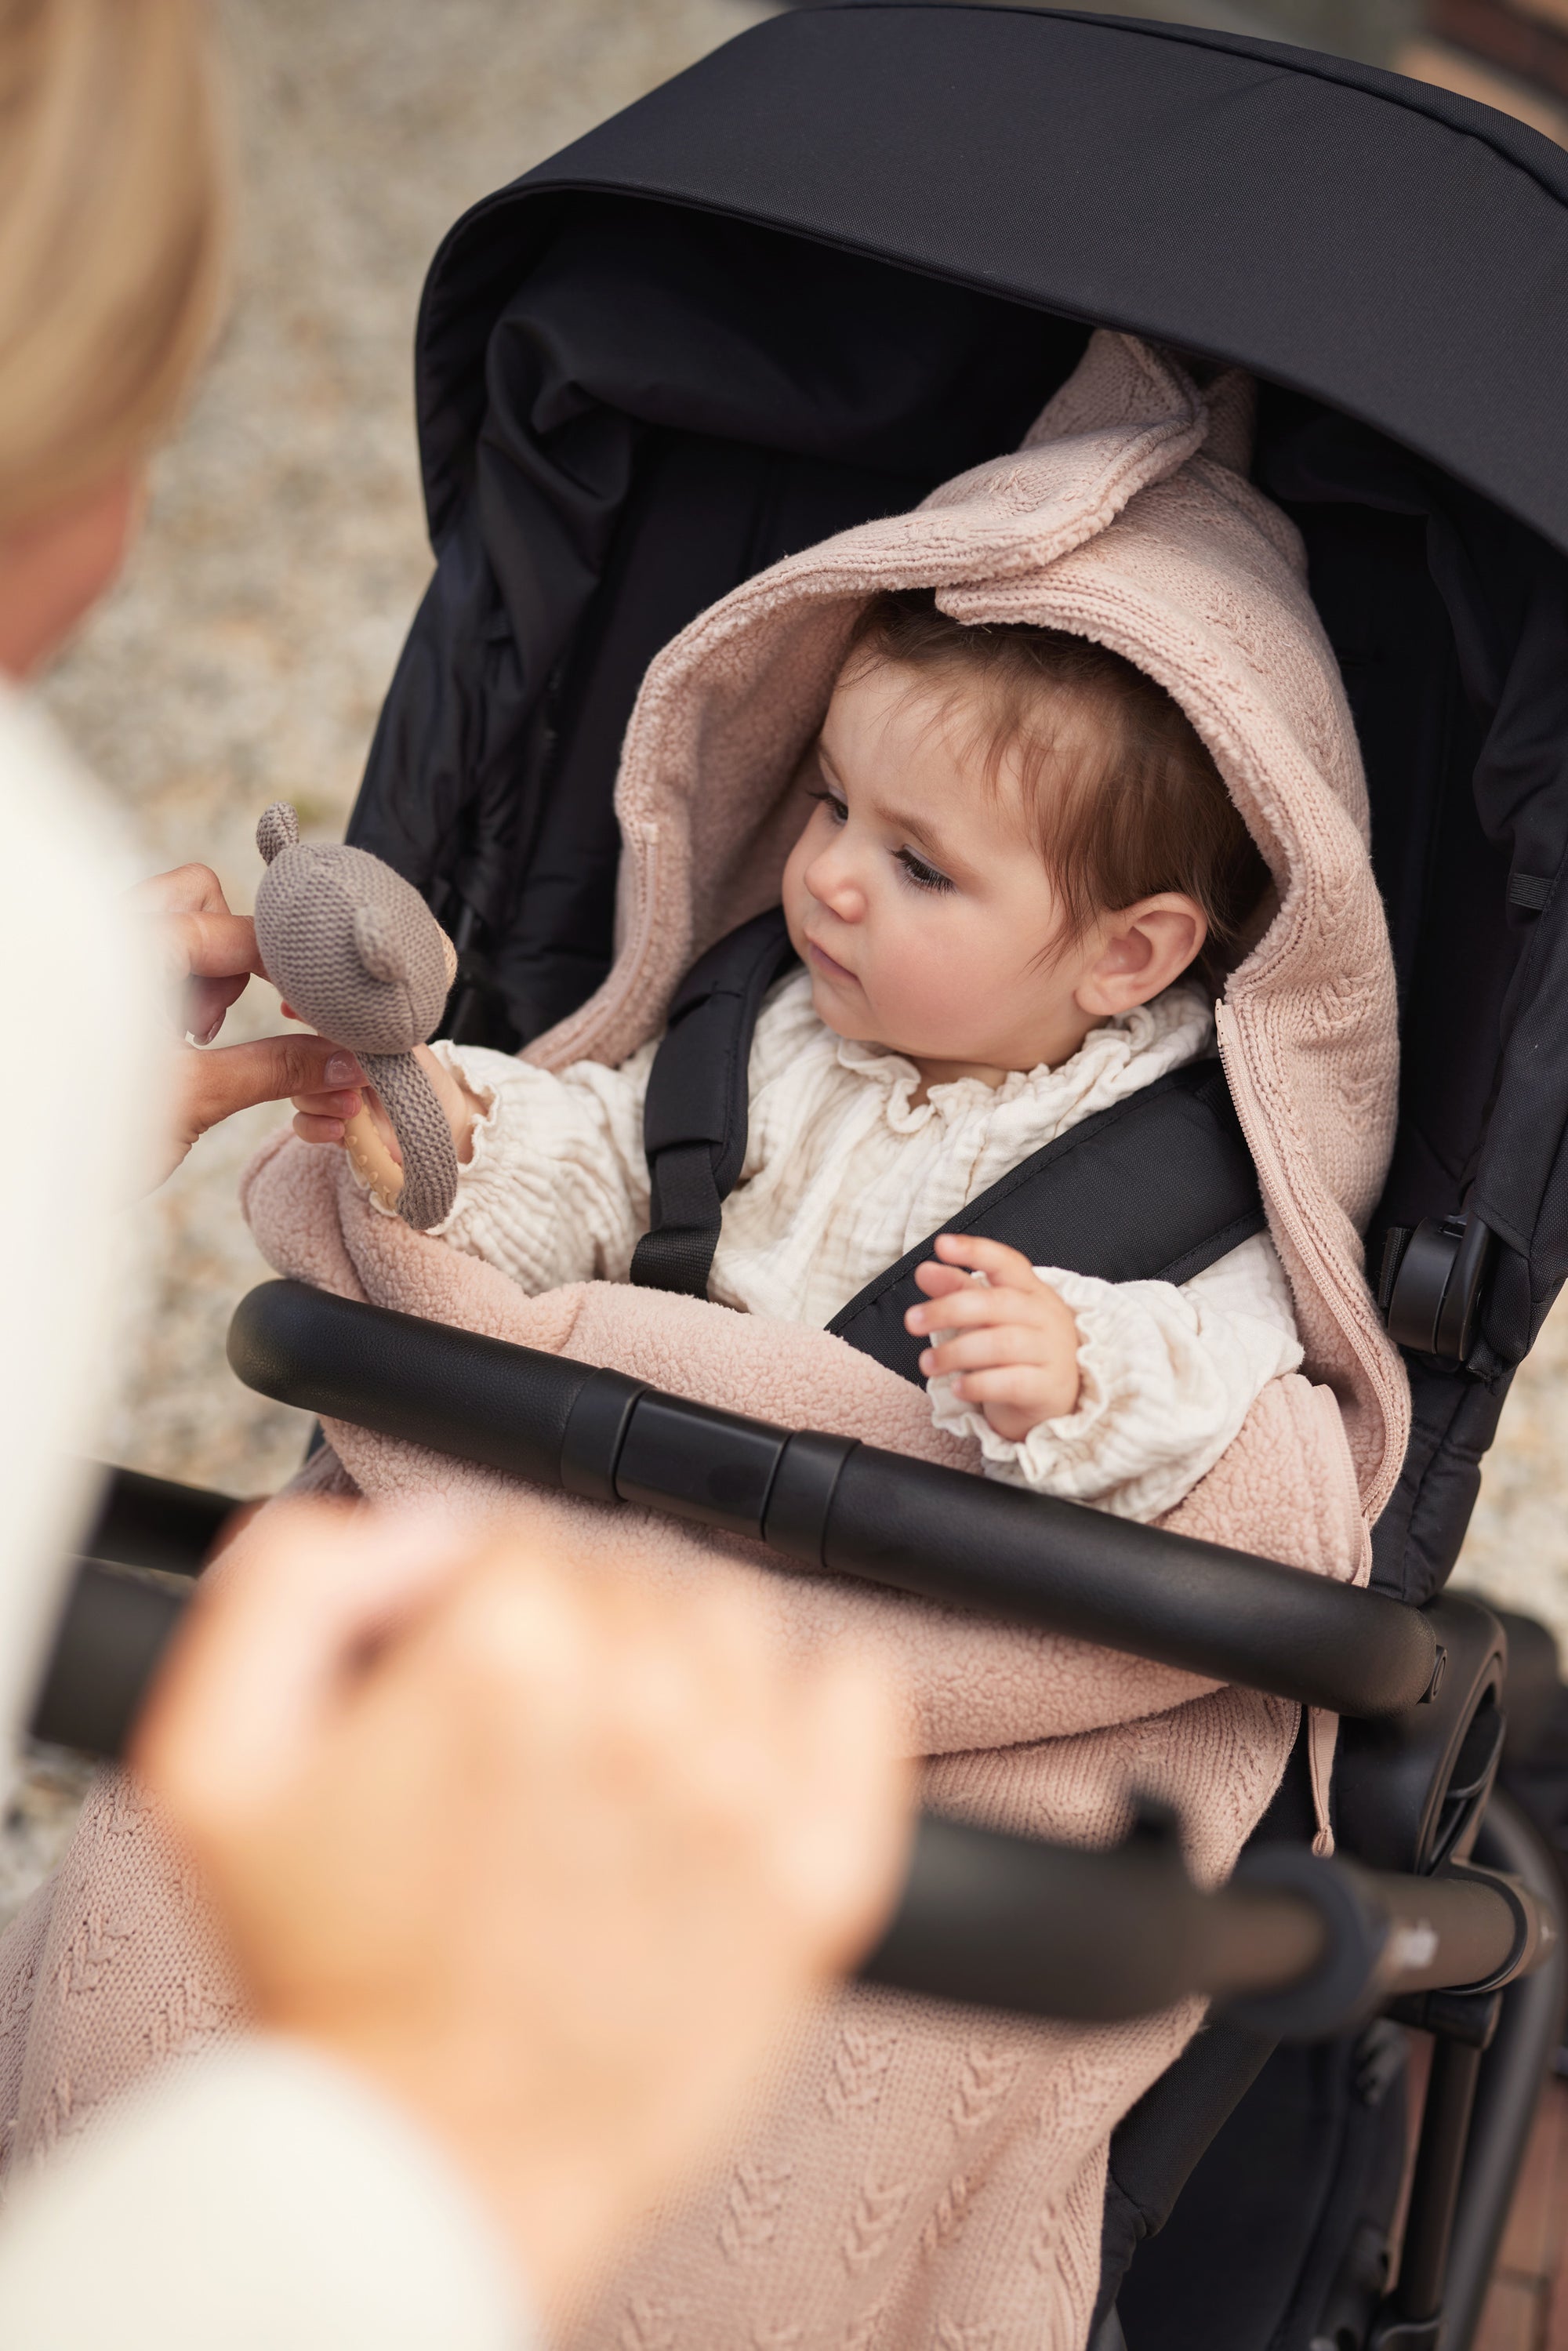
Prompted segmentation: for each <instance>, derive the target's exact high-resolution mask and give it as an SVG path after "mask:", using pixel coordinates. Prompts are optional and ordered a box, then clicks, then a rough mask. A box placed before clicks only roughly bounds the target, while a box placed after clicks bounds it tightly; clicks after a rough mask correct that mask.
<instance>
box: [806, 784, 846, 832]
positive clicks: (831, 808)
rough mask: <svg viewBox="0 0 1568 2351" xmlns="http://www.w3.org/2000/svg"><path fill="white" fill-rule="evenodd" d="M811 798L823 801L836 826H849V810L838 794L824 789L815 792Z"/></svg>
mask: <svg viewBox="0 0 1568 2351" xmlns="http://www.w3.org/2000/svg"><path fill="white" fill-rule="evenodd" d="M810 797H811V799H814V800H821V803H822V806H823V807H824V808H825V809H826V810H827V811H828V814H829V815H830V816H831V818H832V820H833V822H834V823H835V824H847V823H848V822H849V815H850V812H849V810H848V808H847V807H846V806H845V805H844V802H843V801H842V800H841V799H840V798H839V796H838V794H837V792H830V791H829V790H827V789H826V788H825V787H824V789H822V790H821V791H820V792H813V793H812V794H811V795H810Z"/></svg>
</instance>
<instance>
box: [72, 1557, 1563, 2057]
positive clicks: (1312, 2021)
mask: <svg viewBox="0 0 1568 2351" xmlns="http://www.w3.org/2000/svg"><path fill="white" fill-rule="evenodd" d="M186 1604H187V1600H186V1595H185V1593H182V1592H180V1591H179V1590H177V1589H171V1588H170V1587H169V1586H168V1585H167V1584H164V1583H158V1582H156V1581H154V1580H153V1579H152V1578H151V1577H149V1576H147V1575H144V1574H142V1573H138V1572H136V1571H135V1570H131V1569H126V1568H122V1567H116V1566H112V1565H107V1564H104V1563H102V1562H93V1561H88V1562H83V1563H82V1564H81V1565H80V1566H79V1567H78V1571H77V1574H76V1578H75V1582H74V1583H73V1585H72V1588H71V1592H70V1595H69V1598H68V1603H67V1607H66V1611H65V1614H64V1616H63V1618H62V1620H61V1626H60V1632H59V1635H58V1637H57V1642H56V1647H55V1653H54V1656H53V1659H52V1660H51V1663H50V1666H49V1669H48V1671H47V1675H46V1677H45V1681H44V1686H43V1687H42V1690H41V1692H40V1694H39V1698H38V1701H37V1707H36V1709H35V1712H34V1717H33V1730H34V1733H35V1735H36V1736H37V1737H38V1738H42V1739H48V1740H58V1741H60V1742H62V1743H64V1744H66V1745H68V1746H73V1747H78V1748H86V1749H88V1750H89V1751H91V1752H94V1753H98V1754H102V1755H117V1754H119V1753H120V1751H121V1750H122V1749H123V1746H124V1744H125V1742H126V1740H127V1738H128V1737H129V1734H130V1730H131V1725H132V1724H133V1722H134V1720H135V1718H136V1714H137V1711H138V1708H140V1705H141V1699H142V1697H143V1695H144V1694H145V1691H146V1688H147V1685H148V1683H149V1681H150V1680H151V1678H152V1674H153V1672H154V1671H155V1669H156V1667H157V1663H158V1659H159V1657H160V1656H161V1655H162V1650H163V1648H164V1646H165V1644H166V1643H167V1642H168V1640H169V1638H170V1637H171V1635H172V1633H173V1632H174V1630H175V1628H176V1626H177V1625H178V1623H179V1621H180V1617H181V1614H182V1613H183V1609H184V1608H185V1606H186ZM1552 1932H1553V1922H1552V1918H1551V1917H1550V1916H1549V1915H1548V1914H1547V1913H1546V1912H1545V1911H1543V1910H1542V1907H1541V1906H1540V1904H1539V1903H1537V1902H1536V1901H1535V1899H1534V1898H1533V1896H1531V1894H1530V1893H1529V1891H1528V1890H1527V1889H1526V1888H1525V1887H1524V1886H1521V1884H1520V1883H1519V1881H1518V1880H1516V1879H1514V1878H1511V1877H1508V1876H1502V1875H1500V1874H1494V1873H1490V1872H1485V1871H1472V1870H1452V1871H1449V1872H1447V1873H1444V1874H1441V1875H1439V1876H1435V1877H1401V1876H1395V1875H1393V1874H1392V1873H1385V1872H1380V1871H1373V1870H1364V1869H1359V1868H1356V1867H1354V1865H1350V1864H1347V1863H1343V1862H1331V1861H1317V1860H1314V1859H1313V1857H1312V1855H1311V1854H1310V1853H1307V1852H1305V1851H1303V1850H1301V1848H1299V1847H1295V1846H1285V1845H1278V1846H1269V1847H1265V1848H1263V1849H1261V1850H1260V1851H1258V1852H1255V1853H1253V1854H1249V1855H1244V1856H1243V1859H1242V1863H1241V1865H1240V1867H1239V1869H1238V1871H1237V1874H1236V1876H1235V1877H1234V1878H1233V1879H1232V1880H1231V1882H1230V1883H1229V1884H1228V1886H1221V1887H1219V1888H1218V1890H1217V1891H1215V1892H1213V1893H1205V1892H1202V1891H1201V1890H1200V1889H1199V1888H1198V1887H1197V1886H1194V1884H1193V1883H1192V1881H1191V1879H1190V1878H1189V1877H1188V1876H1187V1874H1186V1866H1185V1865H1184V1863H1183V1861H1182V1857H1181V1849H1180V1844H1179V1839H1178V1836H1177V1834H1176V1824H1175V1823H1174V1822H1172V1821H1171V1820H1169V1819H1168V1818H1167V1817H1166V1816H1164V1815H1163V1814H1160V1813H1155V1812H1148V1813H1145V1815H1144V1816H1143V1817H1142V1818H1141V1819H1140V1820H1139V1821H1138V1822H1137V1823H1136V1824H1135V1825H1134V1830H1133V1833H1132V1834H1131V1836H1130V1837H1129V1838H1128V1839H1127V1841H1126V1843H1125V1844H1122V1845H1120V1846H1118V1847H1116V1848H1114V1849H1113V1850H1112V1851H1110V1852H1086V1851H1083V1850H1082V1849H1081V1848H1079V1847H1076V1846H1068V1845H1050V1844H1038V1843H1036V1842H1034V1841H1033V1840H1031V1839H1029V1838H1024V1837H1015V1836H1004V1835H999V1834H996V1833H994V1832H993V1831H990V1830H987V1829H980V1828H975V1827H972V1826H968V1825H966V1824H960V1823H956V1822H953V1821H948V1820H944V1819H938V1818H936V1817H935V1816H933V1815H930V1814H927V1815H926V1816H925V1818H923V1819H922V1820H921V1822H920V1823H919V1825H918V1828H917V1831H916V1835H915V1849H914V1853H913V1855H912V1857H911V1863H910V1869H909V1874H908V1877H907V1879H906V1881H905V1884H904V1893H903V1895H902V1897H901V1899H900V1902H899V1906H898V1908H897V1910H896V1912H895V1913H894V1917H893V1920H892V1922H891V1924H890V1925H889V1927H888V1928H887V1930H886V1932H885V1934H884V1935H883V1938H882V1941H881V1942H880V1944H879V1945H878V1946H877V1948H876V1949H875V1950H874V1951H873V1953H872V1954H871V1956H870V1957H869V1959H867V1960H866V1961H865V1962H864V1965H863V1966H862V1970H861V1972H862V1975H864V1976H866V1977H868V1978H869V1979H871V1980H873V1981H876V1982H880V1983H885V1984H890V1985H894V1986H896V1987H897V1988H899V1989H901V1990H903V1991H912V1992H918V1993H922V1994H924V1995H925V1996H926V1997H928V1998H933V1999H943V2000H950V2001H962V2002H964V2003H966V2004H967V2005H972V2006H977V2007H987V2008H996V2009H1004V2010H1009V2011H1016V2012H1020V2013H1023V2014H1029V2015H1039V2016H1050V2017H1056V2018H1061V2019H1066V2020H1069V2021H1071V2022H1084V2023H1111V2022H1116V2021H1118V2020H1119V2019H1122V2018H1125V2017H1132V2016H1142V2015H1146V2014H1149V2013H1150V2012H1152V2011H1155V2010H1156V2009H1161V2008H1165V2007H1168V2006H1169V2005H1170V2004H1171V2003H1172V2002H1174V2001H1179V2000H1186V1999H1189V1998H1192V1997H1193V1996H1195V1995H1206V1996H1207V1997H1208V1998H1210V1999H1213V2000H1215V2001H1218V2002H1219V2003H1220V2004H1221V2005H1223V2006H1224V2007H1225V2008H1226V2009H1227V2011H1228V2013H1229V2014H1230V2015H1232V2016H1233V2017H1234V2018H1235V2019H1237V2020H1238V2021H1239V2022H1244V2023H1246V2024H1248V2025H1250V2026H1251V2027H1253V2028H1254V2029H1255V2030H1257V2031H1259V2032H1264V2033H1267V2034H1268V2035H1270V2037H1283V2038H1292V2039H1302V2040H1316V2039H1321V2038H1325V2037H1328V2036H1331V2035H1333V2034H1335V2033H1338V2032H1345V2031H1347V2030H1348V2029H1350V2027H1351V2026H1353V2025H1354V2024H1355V2023H1357V2022H1359V2021H1360V2020H1361V2019H1362V2018H1364V2017H1365V2016H1368V2015H1370V2014H1372V2013H1373V2011H1375V2010H1376V2009H1377V2008H1379V2007H1380V2006H1382V2005H1384V2004H1385V2002H1386V2001H1389V2000H1391V1999H1394V1998H1396V1997H1398V1996H1400V1995H1402V1994H1412V1993H1417V1992H1421V1991H1431V1990H1434V1989H1436V1988H1438V1987H1450V1986H1463V1987H1465V1988H1467V1989H1471V1988H1475V1989H1480V1988H1485V1987H1488V1986H1490V1985H1492V1984H1494V1983H1500V1982H1503V1981H1507V1980H1511V1979H1512V1978H1513V1977H1514V1976H1516V1975H1519V1974H1521V1973H1523V1972H1525V1971H1526V1970H1529V1969H1531V1968H1533V1967H1534V1966H1536V1965H1537V1964H1538V1963H1539V1961H1540V1960H1541V1959H1542V1958H1543V1957H1544V1956H1545V1953H1546V1952H1547V1950H1548V1949H1550V1948H1551V1942H1552Z"/></svg>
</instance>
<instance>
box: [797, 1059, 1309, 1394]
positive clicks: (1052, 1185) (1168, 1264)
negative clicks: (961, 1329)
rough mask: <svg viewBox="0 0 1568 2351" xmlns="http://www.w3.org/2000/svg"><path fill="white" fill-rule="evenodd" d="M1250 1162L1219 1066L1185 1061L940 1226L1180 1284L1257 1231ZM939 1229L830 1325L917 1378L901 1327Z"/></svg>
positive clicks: (1042, 1257)
mask: <svg viewBox="0 0 1568 2351" xmlns="http://www.w3.org/2000/svg"><path fill="white" fill-rule="evenodd" d="M1264 1223H1265V1218H1264V1215H1263V1204H1262V1199H1261V1196H1260V1191H1259V1186H1258V1171H1257V1169H1256V1167H1255V1166H1254V1165H1253V1164H1252V1155H1251V1153H1250V1152H1249V1150H1248V1148H1247V1143H1246V1138H1245V1137H1244V1135H1243V1134H1242V1132H1241V1127H1240V1123H1239V1120H1238V1118H1237V1115H1236V1110H1235V1106H1234V1104H1233V1103H1232V1102H1231V1099H1230V1090H1229V1088H1228V1086H1227V1084H1226V1082H1225V1073H1224V1071H1223V1070H1222V1069H1221V1068H1220V1066H1219V1063H1218V1061H1190V1062H1188V1063H1187V1064H1186V1066H1185V1067H1184V1068H1182V1069H1179V1070H1173V1071H1171V1072H1170V1073H1169V1075H1168V1076H1166V1077H1164V1078H1158V1079H1156V1080H1155V1082H1154V1084H1153V1085H1150V1086H1145V1087H1143V1088H1141V1089H1140V1091H1139V1092H1137V1093H1135V1094H1130V1095H1128V1097H1127V1098H1126V1100H1125V1101H1124V1102H1113V1103H1112V1105H1111V1107H1110V1108H1109V1109H1108V1110H1103V1111H1100V1112H1098V1113H1096V1114H1095V1115H1094V1117H1092V1118H1086V1119H1085V1120H1083V1122H1082V1124H1081V1125H1078V1126H1074V1127H1071V1128H1070V1129H1069V1130H1068V1132H1067V1133H1066V1134H1061V1135H1058V1136H1057V1138H1056V1140H1055V1141H1054V1142H1052V1143H1048V1144H1044V1145H1043V1147H1042V1148H1041V1149H1040V1150H1039V1151H1036V1152H1034V1153H1032V1154H1031V1155H1030V1157H1029V1158H1028V1159H1025V1160H1023V1161H1021V1162H1020V1163H1019V1165H1018V1166H1017V1167H1013V1168H1010V1169H1009V1172H1008V1173H1007V1175H1003V1176H1002V1177H1000V1178H999V1180H998V1182H997V1183H995V1184H993V1185H991V1186H990V1187H989V1189H988V1190H987V1191H985V1192H982V1193H981V1194H980V1196H979V1197H978V1199H976V1200H971V1201H970V1202H969V1204H968V1206H967V1207H966V1208H963V1209H961V1210H960V1211H959V1213H958V1214H957V1215H956V1217H952V1218H951V1219H950V1220H949V1222H948V1223H947V1224H946V1225H944V1226H943V1227H942V1228H941V1229H942V1230H943V1231H944V1232H951V1233H977V1234H981V1235H983V1236H984V1237H985V1238H987V1239H988V1240H998V1241H1005V1242H1006V1243H1007V1244H1008V1245H1009V1248H1012V1249H1021V1251H1022V1252H1023V1254H1024V1256H1025V1257H1027V1258H1028V1259H1029V1261H1030V1264H1031V1265H1056V1266H1061V1267H1062V1268H1063V1270H1066V1271H1067V1272H1070V1273H1082V1274H1091V1275H1094V1276H1096V1277H1097V1278H1098V1279H1099V1280H1102V1281H1173V1282H1183V1281H1190V1280H1192V1278H1193V1276H1194V1275H1195V1274H1197V1273H1201V1272H1202V1271H1203V1270H1204V1269H1205V1267H1206V1266H1210V1265H1214V1264H1216V1263H1217V1262H1218V1259H1220V1258H1222V1257H1226V1256H1228V1254H1229V1252H1230V1251H1231V1250H1232V1249H1238V1248H1239V1246H1240V1244H1241V1243H1242V1242H1243V1241H1244V1240H1248V1239H1249V1238H1250V1237H1251V1236H1252V1235H1253V1234H1254V1233H1259V1232H1261V1231H1262V1230H1263V1228H1264ZM936 1238H937V1237H936V1234H935V1233H932V1234H931V1235H930V1236H929V1237H928V1238H926V1239H925V1240H924V1241H922V1242H920V1243H919V1245H918V1246H917V1247H916V1248H915V1249H911V1250H909V1251H908V1253H907V1255H905V1256H904V1257H902V1258H900V1259H899V1260H898V1263H897V1264H896V1265H892V1266H889V1268H888V1269H887V1271H886V1272H885V1273H879V1274H878V1275H877V1276H876V1277H875V1278H874V1280H871V1281H869V1282H868V1283H867V1284H866V1286H865V1288H864V1289H863V1290H861V1291H860V1292H859V1294H858V1295H857V1296H856V1297H854V1298H852V1299H851V1300H850V1301H849V1303H848V1305H847V1306H844V1307H843V1308H841V1310H840V1311H839V1312H838V1313H837V1314H835V1315H834V1317H833V1319H832V1321H831V1322H830V1323H829V1325H828V1328H829V1330H830V1331H831V1332H834V1333H835V1334H836V1335H837V1336H838V1337H839V1338H841V1339H847V1340H848V1341H849V1343H850V1344H851V1346H852V1347H858V1348H859V1349H860V1351H861V1353H862V1354H867V1355H870V1356H872V1357H873V1359H874V1360H875V1361H876V1362H877V1363H879V1364H886V1366H887V1368H888V1369H889V1370H890V1371H894V1372H898V1373H901V1374H903V1376H904V1378H905V1379H906V1380H913V1381H915V1383H916V1384H920V1382H921V1373H920V1354H921V1350H922V1348H923V1347H924V1345H925V1341H924V1340H921V1339H914V1338H911V1336H910V1335H909V1333H908V1332H906V1331H905V1329H904V1315H905V1313H906V1312H907V1311H908V1310H909V1308H910V1307H912V1306H915V1305H917V1304H918V1303H919V1301H920V1299H921V1297H922V1292H921V1291H920V1290H919V1289H918V1288H917V1287H916V1285H915V1268H916V1266H919V1265H924V1264H925V1262H926V1261H927V1259H930V1258H931V1257H932V1256H933V1255H934V1254H935V1250H936Z"/></svg>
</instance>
